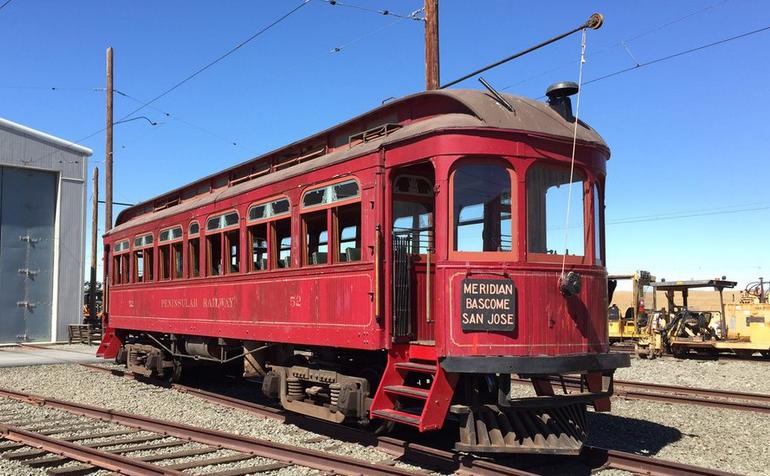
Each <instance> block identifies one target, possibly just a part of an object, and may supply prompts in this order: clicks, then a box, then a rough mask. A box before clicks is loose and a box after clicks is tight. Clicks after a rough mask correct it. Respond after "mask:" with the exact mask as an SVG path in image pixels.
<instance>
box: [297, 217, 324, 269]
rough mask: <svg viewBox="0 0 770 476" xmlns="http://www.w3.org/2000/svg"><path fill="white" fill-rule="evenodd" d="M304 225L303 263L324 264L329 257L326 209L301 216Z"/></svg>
mask: <svg viewBox="0 0 770 476" xmlns="http://www.w3.org/2000/svg"><path fill="white" fill-rule="evenodd" d="M302 223H303V225H304V227H305V253H306V256H305V264H326V263H327V258H328V257H329V230H328V228H327V222H326V210H321V211H318V212H315V213H307V214H305V215H303V216H302Z"/></svg>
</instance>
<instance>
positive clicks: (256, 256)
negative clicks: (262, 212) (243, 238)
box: [249, 223, 267, 271]
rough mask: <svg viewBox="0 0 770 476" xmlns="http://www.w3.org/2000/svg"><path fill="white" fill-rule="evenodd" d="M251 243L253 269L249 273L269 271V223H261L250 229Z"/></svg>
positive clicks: (251, 264)
mask: <svg viewBox="0 0 770 476" xmlns="http://www.w3.org/2000/svg"><path fill="white" fill-rule="evenodd" d="M249 242H250V243H251V262H250V263H249V264H250V266H251V269H250V270H249V271H264V270H266V269H267V223H260V224H259V225H254V226H252V227H250V228H249Z"/></svg>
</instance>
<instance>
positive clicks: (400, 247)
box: [391, 164, 435, 342]
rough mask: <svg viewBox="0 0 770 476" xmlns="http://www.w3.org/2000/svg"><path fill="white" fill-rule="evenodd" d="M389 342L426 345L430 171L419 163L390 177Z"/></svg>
mask: <svg viewBox="0 0 770 476" xmlns="http://www.w3.org/2000/svg"><path fill="white" fill-rule="evenodd" d="M392 185H393V186H392V214H391V217H392V222H391V226H392V227H391V246H392V250H391V257H392V263H393V265H392V268H391V270H392V279H391V283H392V291H393V292H392V296H393V298H392V299H393V300H392V303H391V310H392V314H393V338H394V340H395V341H396V342H410V341H411V342H415V341H419V342H431V341H433V340H434V332H433V327H434V326H433V321H434V319H433V316H432V312H433V310H432V308H433V307H434V306H433V295H434V294H433V290H434V289H435V284H434V281H435V265H434V263H433V262H434V261H435V255H433V253H434V243H433V236H434V233H433V231H434V230H433V211H434V209H435V206H434V205H435V198H434V192H433V168H432V167H431V166H430V164H420V165H417V166H412V167H408V168H403V169H401V170H399V171H397V172H396V173H395V174H394V179H393V184H392Z"/></svg>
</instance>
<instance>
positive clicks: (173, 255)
mask: <svg viewBox="0 0 770 476" xmlns="http://www.w3.org/2000/svg"><path fill="white" fill-rule="evenodd" d="M158 244H159V246H158V267H159V269H158V274H159V275H160V279H162V280H168V279H179V278H181V277H182V227H181V226H176V227H174V228H168V229H166V230H161V232H160V233H159V234H158Z"/></svg>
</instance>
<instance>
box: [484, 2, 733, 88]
mask: <svg viewBox="0 0 770 476" xmlns="http://www.w3.org/2000/svg"><path fill="white" fill-rule="evenodd" d="M729 1H730V0H720V1H718V2H715V3H712V4H709V5H707V6H705V7H703V8H699V9H698V10H695V11H692V12H690V13H688V14H686V15H684V16H681V17H677V18H674V19H672V20H669V21H667V22H665V23H662V24H660V25H657V26H654V27H652V28H650V29H647V30H644V31H641V32H639V33H636V34H634V35H633V36H630V37H628V38H624V39H623V40H620V41H618V42H615V43H612V44H610V45H607V46H603V47H599V48H597V49H596V51H593V52H592V53H591V57H592V58H595V57H597V56H599V55H601V54H604V53H607V52H608V51H611V50H613V49H615V48H618V47H624V48H628V43H631V42H632V41H635V40H638V39H639V38H643V37H645V36H647V35H649V34H651V33H655V32H657V31H660V30H663V29H665V28H668V27H669V26H671V25H674V24H676V23H679V22H682V21H684V20H687V19H689V18H692V17H694V16H696V15H699V14H701V13H704V12H707V11H709V10H712V9H714V8H716V7H719V6H721V5H723V4H725V3H727V2H729ZM631 56H632V57H633V55H631ZM571 64H574V62H572V61H570V62H568V63H563V64H561V65H559V66H556V67H554V68H551V69H549V70H547V71H543V72H541V73H538V74H535V75H533V76H530V77H528V78H526V79H523V80H521V81H518V82H516V83H513V84H509V85H508V86H505V87H502V88H499V89H500V90H502V91H506V90H508V89H510V88H512V87H515V86H519V85H521V84H525V83H528V82H529V81H532V80H534V79H537V78H540V77H542V76H545V75H547V74H550V73H553V72H555V71H558V70H560V69H562V68H564V67H566V66H569V65H571Z"/></svg>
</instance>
